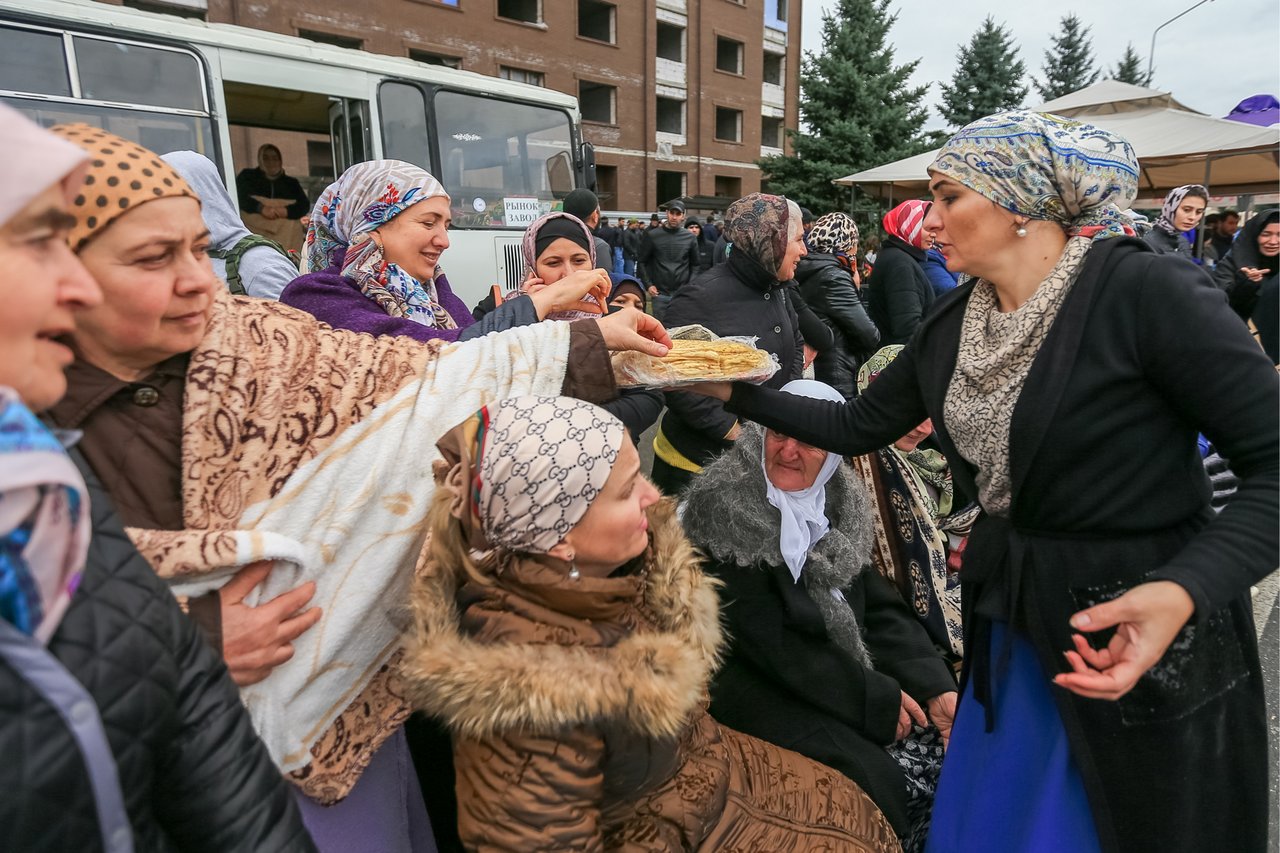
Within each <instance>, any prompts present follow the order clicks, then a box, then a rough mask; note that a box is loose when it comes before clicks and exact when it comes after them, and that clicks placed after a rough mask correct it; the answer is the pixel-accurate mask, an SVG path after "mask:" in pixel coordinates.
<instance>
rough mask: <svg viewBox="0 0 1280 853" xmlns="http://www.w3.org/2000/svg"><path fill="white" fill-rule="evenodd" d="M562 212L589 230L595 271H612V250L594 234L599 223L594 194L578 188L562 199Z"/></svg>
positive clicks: (597, 200)
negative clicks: (592, 245) (594, 258)
mask: <svg viewBox="0 0 1280 853" xmlns="http://www.w3.org/2000/svg"><path fill="white" fill-rule="evenodd" d="M564 212H565V213H567V214H569V215H570V216H576V217H578V218H579V219H581V220H582V224H583V225H586V226H587V228H589V229H591V232H592V235H593V238H594V240H595V247H596V269H602V270H604V271H605V272H612V271H613V249H611V248H610V247H609V244H608V242H606V241H605V240H602V239H601V238H600V236H599V235H598V234H596V233H595V229H596V225H598V224H599V223H600V200H599V199H597V198H596V194H595V193H593V192H592V191H591V190H589V189H586V188H585V187H579V188H578V189H576V190H574V191H572V192H571V193H569V194H568V195H567V196H565V197H564Z"/></svg>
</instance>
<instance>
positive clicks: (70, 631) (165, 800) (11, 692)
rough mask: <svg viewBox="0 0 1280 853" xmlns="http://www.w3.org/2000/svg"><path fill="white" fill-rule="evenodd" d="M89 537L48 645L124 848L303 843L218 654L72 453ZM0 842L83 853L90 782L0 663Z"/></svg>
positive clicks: (305, 847)
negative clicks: (96, 717) (78, 696)
mask: <svg viewBox="0 0 1280 853" xmlns="http://www.w3.org/2000/svg"><path fill="white" fill-rule="evenodd" d="M76 462H77V464H78V465H79V467H80V470H81V473H82V474H83V475H84V477H85V481H86V484H87V485H88V487H89V495H90V502H91V506H92V511H93V516H92V523H93V538H92V540H91V542H90V546H89V557H88V565H87V567H86V571H85V574H84V578H83V581H82V583H81V586H80V588H79V590H77V592H76V596H75V598H74V599H73V601H72V603H71V607H70V609H69V610H68V611H67V613H66V616H65V617H64V619H63V621H62V624H61V625H60V626H59V628H58V631H57V633H56V634H54V636H53V639H52V641H51V642H50V644H49V651H50V652H52V653H53V655H54V656H55V657H56V658H58V660H59V661H60V662H61V663H62V665H63V666H64V667H66V669H67V670H68V671H69V672H70V673H71V674H72V675H73V676H74V677H75V678H76V679H77V680H78V681H79V682H80V683H81V684H82V685H84V687H85V688H86V689H87V690H88V691H89V693H90V695H92V697H93V698H94V700H95V702H96V704H97V706H98V711H99V713H100V715H101V717H102V723H103V727H104V729H105V731H106V735H107V740H108V741H109V743H110V745H111V751H112V753H113V754H114V756H115V761H116V768H117V770H118V773H119V779H120V787H121V790H122V792H123V795H124V805H125V809H126V810H127V812H128V815H129V821H130V823H131V824H132V827H133V836H134V838H133V849H134V850H136V851H170V850H175V851H176V850H183V851H258V850H261V851H272V853H276V851H312V850H314V849H315V847H314V845H313V844H312V842H311V839H310V837H309V836H308V835H307V832H306V830H305V829H304V828H303V826H302V820H301V818H300V816H299V814H298V810H297V806H296V805H295V804H294V801H293V798H292V796H291V794H290V791H289V790H288V787H287V783H286V782H285V780H284V778H283V777H282V776H281V775H280V772H279V771H278V770H277V769H276V768H275V766H274V765H273V764H272V763H271V759H270V758H269V757H268V755H267V751H266V748H265V747H263V745H262V743H261V742H260V741H259V740H258V737H257V735H256V734H254V732H253V729H252V727H251V725H250V722H249V715H248V714H247V713H246V712H245V710H244V707H243V706H242V705H241V704H240V697H239V694H238V692H237V691H236V688H235V685H234V684H233V683H232V682H231V679H230V677H229V676H228V675H227V672H226V668H225V666H224V665H223V663H222V661H221V660H220V659H219V657H218V656H217V655H216V654H215V653H214V651H213V650H212V648H210V647H209V646H208V645H207V644H206V643H205V641H204V640H203V639H202V638H201V636H200V634H199V633H198V630H197V629H196V627H195V624H194V623H193V622H191V621H190V620H189V619H188V618H187V617H186V616H184V615H183V613H182V611H181V610H179V608H178V605H177V603H176V602H175V601H174V598H173V596H172V595H171V594H170V593H169V591H168V590H167V589H166V588H165V586H164V585H163V584H162V583H161V581H160V580H159V578H157V577H156V575H155V573H154V572H153V571H152V570H151V567H150V566H149V565H147V562H146V561H145V560H144V559H143V558H142V557H141V556H140V555H139V554H138V552H137V551H136V550H134V548H133V545H132V544H130V542H129V539H128V538H127V537H126V536H125V533H124V529H123V528H122V527H121V525H120V522H119V520H118V519H117V518H116V514H115V511H114V510H113V509H112V507H111V505H110V503H109V501H108V499H107V495H106V492H105V491H104V490H103V489H102V486H101V484H100V483H99V482H98V480H97V478H96V477H94V475H93V473H92V472H91V471H90V470H89V468H88V466H87V465H85V464H84V463H83V460H82V459H80V458H78V457H77V459H76ZM0 756H3V759H2V760H0V789H3V791H4V792H5V793H4V796H3V797H0V850H5V851H24V853H25V851H46V850H47V851H69V850H74V851H78V853H79V852H80V851H97V850H101V849H102V839H101V836H100V833H99V829H98V822H97V817H96V811H95V806H94V798H93V793H92V789H91V788H90V785H89V781H88V776H87V773H86V772H85V768H84V764H83V761H82V758H81V754H80V751H79V749H78V748H77V746H76V744H75V741H74V740H73V738H72V736H71V734H70V731H69V729H68V728H67V726H66V725H65V724H64V723H63V721H62V719H61V718H60V717H59V716H58V715H57V712H56V711H55V710H54V708H53V706H52V705H50V704H47V703H46V702H45V701H44V700H43V699H42V698H41V697H40V696H39V695H38V694H37V693H36V692H35V690H33V689H32V688H31V687H30V686H29V685H28V684H27V682H26V681H24V680H23V678H22V677H21V676H20V675H19V674H18V673H17V672H16V671H15V670H13V669H12V668H10V667H9V666H8V665H7V664H6V663H3V662H0Z"/></svg>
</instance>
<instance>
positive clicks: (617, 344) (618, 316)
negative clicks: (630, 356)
mask: <svg viewBox="0 0 1280 853" xmlns="http://www.w3.org/2000/svg"><path fill="white" fill-rule="evenodd" d="M592 322H594V323H597V324H598V325H599V326H600V332H601V334H603V335H604V344H605V346H606V347H608V348H609V349H610V350H611V351H613V352H618V351H620V350H635V351H636V352H642V353H644V354H645V355H652V356H656V357H657V358H662V357H663V356H664V355H666V354H667V352H668V351H669V350H670V349H671V336H670V335H668V334H667V330H666V329H664V328H662V324H661V323H659V322H658V321H657V320H655V319H654V318H653V317H650V316H649V315H648V314H646V313H644V312H643V311H618V312H617V313H614V314H610V315H608V316H607V317H601V318H600V319H599V320H593V321H592Z"/></svg>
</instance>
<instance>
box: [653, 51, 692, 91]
mask: <svg viewBox="0 0 1280 853" xmlns="http://www.w3.org/2000/svg"><path fill="white" fill-rule="evenodd" d="M656 62H657V66H656V67H655V69H654V76H655V77H656V79H657V82H658V83H661V84H663V85H667V86H678V87H679V88H681V89H684V88H685V87H686V86H688V82H687V81H688V65H687V64H686V63H684V62H676V61H675V60H674V59H663V58H662V57H658V58H657V60H656Z"/></svg>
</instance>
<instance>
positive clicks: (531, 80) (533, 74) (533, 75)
mask: <svg viewBox="0 0 1280 853" xmlns="http://www.w3.org/2000/svg"><path fill="white" fill-rule="evenodd" d="M498 76H499V77H501V78H502V79H503V80H510V81H511V82H513V83H528V84H529V85H530V86H546V85H547V75H545V74H543V73H542V72H541V71H530V70H529V69H527V68H511V67H510V66H507V65H499V66H498Z"/></svg>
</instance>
